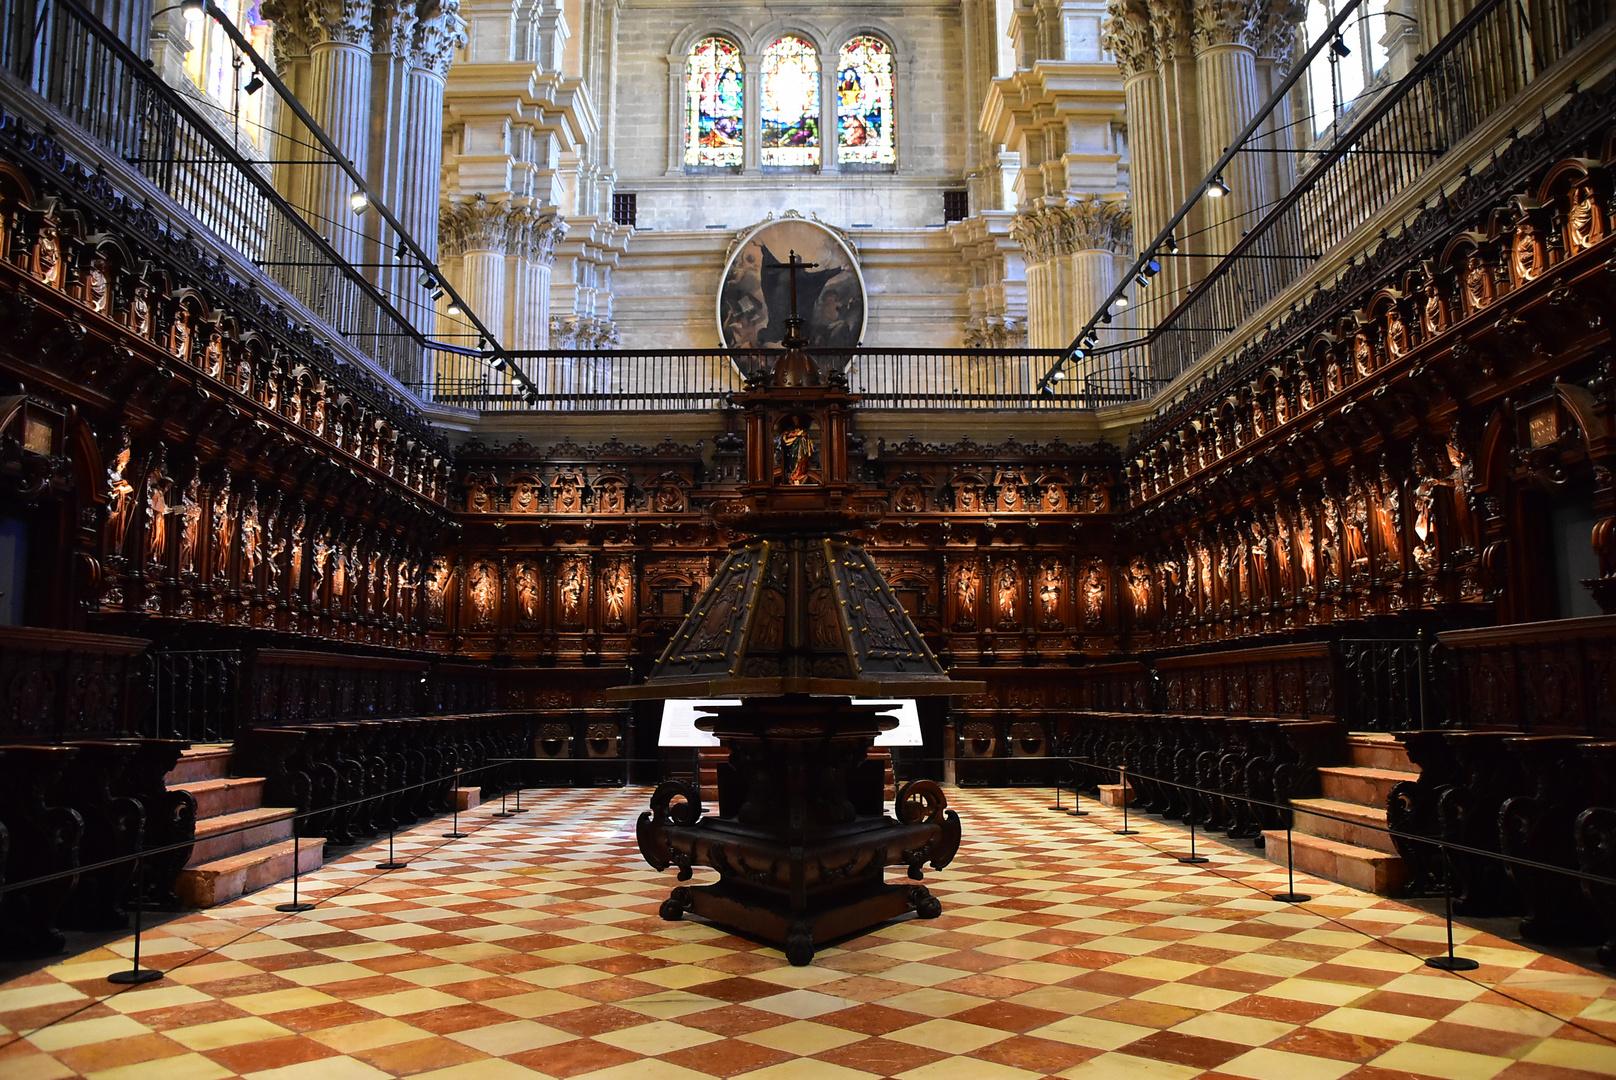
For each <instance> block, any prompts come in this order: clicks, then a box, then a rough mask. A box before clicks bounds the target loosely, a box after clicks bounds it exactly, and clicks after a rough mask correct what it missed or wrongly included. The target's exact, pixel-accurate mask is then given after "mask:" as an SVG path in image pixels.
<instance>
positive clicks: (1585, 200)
mask: <svg viewBox="0 0 1616 1080" xmlns="http://www.w3.org/2000/svg"><path fill="white" fill-rule="evenodd" d="M1599 240H1600V228H1599V197H1598V196H1597V195H1596V194H1594V188H1593V185H1592V184H1590V183H1589V182H1588V181H1586V180H1583V181H1582V182H1580V183H1579V184H1577V185H1576V186H1575V187H1573V188H1572V189H1571V205H1570V207H1569V209H1568V211H1567V213H1566V246H1567V248H1569V251H1568V252H1567V254H1569V255H1575V254H1576V253H1577V252H1579V251H1584V250H1586V249H1587V248H1591V247H1593V246H1594V244H1596V243H1598V242H1599Z"/></svg>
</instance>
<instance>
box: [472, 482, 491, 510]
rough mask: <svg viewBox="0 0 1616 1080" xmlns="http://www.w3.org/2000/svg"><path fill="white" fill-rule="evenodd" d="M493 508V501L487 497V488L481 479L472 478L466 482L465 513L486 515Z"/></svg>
mask: <svg viewBox="0 0 1616 1080" xmlns="http://www.w3.org/2000/svg"><path fill="white" fill-rule="evenodd" d="M493 508H494V500H493V499H491V498H489V496H488V487H487V486H486V485H485V484H484V483H483V482H482V480H481V478H477V477H474V478H472V479H470V480H467V481H466V513H468V514H486V513H488V512H489V511H490V510H492V509H493Z"/></svg>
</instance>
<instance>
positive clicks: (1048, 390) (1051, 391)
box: [1038, 383, 1055, 397]
mask: <svg viewBox="0 0 1616 1080" xmlns="http://www.w3.org/2000/svg"><path fill="white" fill-rule="evenodd" d="M1038 392H1039V393H1040V394H1042V395H1044V397H1054V396H1055V388H1054V387H1053V386H1050V385H1049V384H1048V383H1045V384H1044V385H1042V386H1040V387H1039V388H1038Z"/></svg>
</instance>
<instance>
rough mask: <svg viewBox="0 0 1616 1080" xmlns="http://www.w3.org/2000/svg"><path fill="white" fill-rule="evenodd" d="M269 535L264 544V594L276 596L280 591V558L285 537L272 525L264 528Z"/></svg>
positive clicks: (283, 548)
mask: <svg viewBox="0 0 1616 1080" xmlns="http://www.w3.org/2000/svg"><path fill="white" fill-rule="evenodd" d="M265 534H266V535H267V536H268V537H269V539H268V541H267V542H266V543H265V545H264V594H265V595H266V596H277V595H279V594H280V591H281V559H282V558H283V557H284V556H285V554H286V537H285V536H284V535H281V534H280V533H279V532H278V531H277V530H276V529H275V528H274V527H273V526H271V527H270V528H268V529H266V530H265Z"/></svg>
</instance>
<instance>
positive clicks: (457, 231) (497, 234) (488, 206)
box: [438, 191, 513, 255]
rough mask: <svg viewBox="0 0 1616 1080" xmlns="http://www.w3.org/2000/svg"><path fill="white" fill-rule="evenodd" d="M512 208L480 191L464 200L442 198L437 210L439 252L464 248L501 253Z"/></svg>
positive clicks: (461, 251)
mask: <svg viewBox="0 0 1616 1080" xmlns="http://www.w3.org/2000/svg"><path fill="white" fill-rule="evenodd" d="M512 211H513V208H512V206H511V204H510V203H491V202H489V201H488V196H486V195H484V194H483V193H482V192H480V191H479V192H478V193H477V194H475V195H473V196H472V197H471V199H470V200H468V201H466V202H462V203H451V202H444V203H443V205H442V207H441V209H440V210H439V214H438V246H439V248H440V249H441V251H440V253H441V254H443V255H464V254H465V253H466V252H468V251H496V252H499V253H500V254H504V253H505V252H506V250H507V247H506V245H507V243H508V241H509V239H510V231H511V229H510V224H511V214H512Z"/></svg>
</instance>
